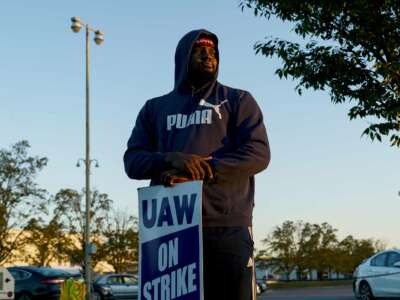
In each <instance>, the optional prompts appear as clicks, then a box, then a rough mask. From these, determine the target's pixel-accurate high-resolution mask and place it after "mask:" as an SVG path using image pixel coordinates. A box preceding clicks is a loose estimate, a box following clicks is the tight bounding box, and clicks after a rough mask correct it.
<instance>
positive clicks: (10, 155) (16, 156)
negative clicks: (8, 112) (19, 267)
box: [0, 141, 47, 263]
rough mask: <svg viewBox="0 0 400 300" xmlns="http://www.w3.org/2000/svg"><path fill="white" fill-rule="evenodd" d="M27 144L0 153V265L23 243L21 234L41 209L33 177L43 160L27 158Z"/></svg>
mask: <svg viewBox="0 0 400 300" xmlns="http://www.w3.org/2000/svg"><path fill="white" fill-rule="evenodd" d="M29 147H30V146H29V143H28V142H27V141H20V142H17V143H16V144H14V145H13V146H11V149H10V150H7V149H1V150H0V263H2V262H4V261H5V260H6V259H7V258H9V256H10V255H11V254H12V252H13V251H15V250H16V249H19V248H20V247H21V246H22V244H23V243H24V240H23V238H24V233H25V230H26V228H27V226H28V224H29V222H30V220H31V218H32V216H35V215H36V213H37V212H38V211H39V210H40V208H41V206H42V205H43V201H44V196H45V194H46V192H45V190H43V189H40V188H39V187H38V185H37V183H36V182H35V176H36V175H37V173H38V172H39V171H40V170H42V169H43V167H44V166H46V164H47V158H45V157H37V156H29V155H28V149H29Z"/></svg>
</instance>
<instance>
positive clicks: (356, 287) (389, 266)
mask: <svg viewBox="0 0 400 300" xmlns="http://www.w3.org/2000/svg"><path fill="white" fill-rule="evenodd" d="M353 277H354V281H353V291H354V295H355V297H356V298H359V299H363V300H370V299H375V298H376V297H385V298H398V297H400V250H385V251H382V252H379V253H377V254H375V255H373V256H371V257H370V258H368V259H366V260H365V261H363V262H362V263H361V265H359V266H358V267H357V269H356V270H355V271H354V274H353Z"/></svg>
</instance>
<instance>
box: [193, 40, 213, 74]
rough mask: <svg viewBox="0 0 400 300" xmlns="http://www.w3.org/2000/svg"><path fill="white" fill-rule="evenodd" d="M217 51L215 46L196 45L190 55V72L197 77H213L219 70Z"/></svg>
mask: <svg viewBox="0 0 400 300" xmlns="http://www.w3.org/2000/svg"><path fill="white" fill-rule="evenodd" d="M217 65H218V61H217V53H216V50H215V49H214V47H210V46H207V45H195V46H194V47H193V49H192V53H191V55H190V72H191V74H192V75H193V76H195V77H201V78H210V79H211V78H213V77H214V75H215V73H216V71H217Z"/></svg>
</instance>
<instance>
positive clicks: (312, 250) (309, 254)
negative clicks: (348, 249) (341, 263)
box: [303, 222, 337, 279]
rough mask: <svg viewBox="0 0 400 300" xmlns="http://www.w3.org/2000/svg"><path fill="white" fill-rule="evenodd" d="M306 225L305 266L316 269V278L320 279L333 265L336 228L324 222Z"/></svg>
mask: <svg viewBox="0 0 400 300" xmlns="http://www.w3.org/2000/svg"><path fill="white" fill-rule="evenodd" d="M307 224H308V223H307ZM308 226H309V228H308V229H307V237H308V239H307V241H306V242H305V243H304V245H303V252H304V254H305V256H306V258H305V261H306V263H305V264H306V266H307V268H309V269H313V270H316V271H317V276H318V279H322V275H323V273H324V272H328V274H329V273H330V271H331V270H332V269H333V268H334V266H335V261H334V260H335V248H336V244H337V237H336V232H337V229H334V228H333V227H332V226H331V225H329V224H328V223H326V222H324V223H322V224H321V225H319V224H312V225H311V224H308Z"/></svg>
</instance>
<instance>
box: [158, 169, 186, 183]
mask: <svg viewBox="0 0 400 300" xmlns="http://www.w3.org/2000/svg"><path fill="white" fill-rule="evenodd" d="M160 179H161V184H162V185H164V186H174V185H175V184H176V183H181V182H187V181H190V180H192V179H190V178H188V177H187V175H186V174H183V173H182V172H181V171H179V170H177V169H171V170H167V171H164V172H162V173H161V176H160Z"/></svg>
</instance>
